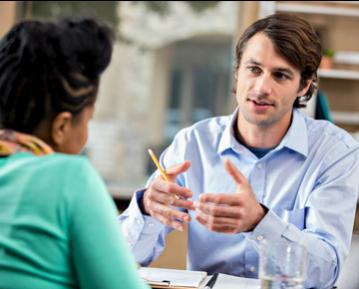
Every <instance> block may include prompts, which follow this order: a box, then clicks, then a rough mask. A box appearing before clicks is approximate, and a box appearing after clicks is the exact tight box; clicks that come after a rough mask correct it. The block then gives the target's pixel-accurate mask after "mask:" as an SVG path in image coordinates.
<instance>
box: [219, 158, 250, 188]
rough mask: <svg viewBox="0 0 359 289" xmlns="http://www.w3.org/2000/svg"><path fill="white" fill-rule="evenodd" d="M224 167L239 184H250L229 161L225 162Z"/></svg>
mask: <svg viewBox="0 0 359 289" xmlns="http://www.w3.org/2000/svg"><path fill="white" fill-rule="evenodd" d="M224 167H225V169H226V171H227V172H228V173H229V174H230V175H231V177H232V178H233V180H234V181H235V182H236V183H237V184H246V183H248V182H247V179H246V177H245V176H243V175H242V173H241V172H240V171H239V170H238V169H237V168H236V167H235V166H234V165H233V163H232V162H231V161H230V160H229V159H225V160H224Z"/></svg>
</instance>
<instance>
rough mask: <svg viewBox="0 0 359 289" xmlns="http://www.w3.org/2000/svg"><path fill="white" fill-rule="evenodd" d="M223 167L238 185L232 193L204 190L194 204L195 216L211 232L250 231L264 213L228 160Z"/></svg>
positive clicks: (249, 187)
mask: <svg viewBox="0 0 359 289" xmlns="http://www.w3.org/2000/svg"><path fill="white" fill-rule="evenodd" d="M224 165H225V169H226V170H227V172H228V173H229V174H230V175H231V176H232V178H233V180H234V181H235V182H236V184H237V190H236V193H235V194H210V193H204V194H202V195H201V196H200V199H199V201H196V202H195V203H194V206H195V208H196V212H197V217H196V219H197V220H198V221H199V222H200V223H201V224H202V225H204V226H205V227H207V228H208V229H209V230H211V231H215V232H222V233H232V234H233V233H240V232H245V231H250V230H252V229H254V227H255V226H256V225H257V224H258V223H259V222H260V221H261V220H262V218H263V217H264V215H265V214H266V212H265V210H264V208H263V207H262V206H261V205H260V204H259V203H258V201H257V200H256V197H255V195H254V193H253V191H252V188H251V186H250V184H249V183H248V181H247V179H246V178H245V177H244V176H243V175H242V174H241V173H240V172H239V171H238V170H237V169H236V167H235V166H234V165H233V164H232V163H231V162H230V161H229V160H225V162H224Z"/></svg>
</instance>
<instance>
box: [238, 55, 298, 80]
mask: <svg viewBox="0 0 359 289" xmlns="http://www.w3.org/2000/svg"><path fill="white" fill-rule="evenodd" d="M245 63H246V64H254V65H258V66H261V65H262V64H261V63H260V62H259V61H257V60H254V59H253V58H250V59H249V60H248V61H246V62H245ZM272 70H273V71H275V72H281V73H286V74H288V75H289V76H293V75H294V72H293V70H292V69H290V68H284V67H275V68H273V69H272Z"/></svg>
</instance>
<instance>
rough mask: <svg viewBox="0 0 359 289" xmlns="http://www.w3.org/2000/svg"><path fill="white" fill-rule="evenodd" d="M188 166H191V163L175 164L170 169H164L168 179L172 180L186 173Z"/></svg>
mask: <svg viewBox="0 0 359 289" xmlns="http://www.w3.org/2000/svg"><path fill="white" fill-rule="evenodd" d="M190 166H191V162H189V161H184V162H183V163H180V164H177V165H174V166H172V167H170V168H167V169H165V172H166V174H167V175H168V176H169V177H170V178H172V179H173V178H176V177H177V175H179V174H182V173H184V172H185V171H187V170H188V168H189V167H190Z"/></svg>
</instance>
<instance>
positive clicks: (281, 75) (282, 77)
mask: <svg viewBox="0 0 359 289" xmlns="http://www.w3.org/2000/svg"><path fill="white" fill-rule="evenodd" d="M274 77H275V78H276V79H278V80H287V79H290V77H289V76H288V75H287V74H285V73H282V72H275V73H274Z"/></svg>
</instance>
